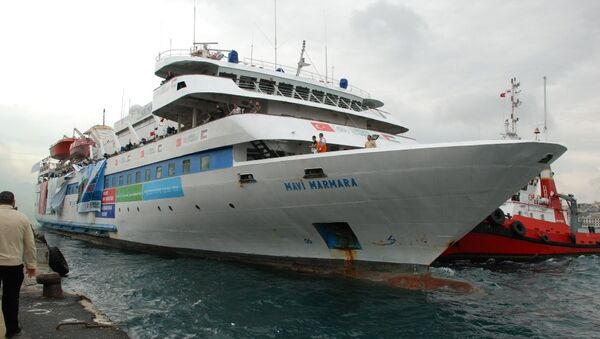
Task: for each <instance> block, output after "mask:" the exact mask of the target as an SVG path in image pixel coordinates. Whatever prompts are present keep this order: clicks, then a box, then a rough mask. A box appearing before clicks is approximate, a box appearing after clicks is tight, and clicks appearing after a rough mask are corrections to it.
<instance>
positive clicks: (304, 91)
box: [294, 86, 310, 100]
mask: <svg viewBox="0 0 600 339" xmlns="http://www.w3.org/2000/svg"><path fill="white" fill-rule="evenodd" d="M309 92H310V90H309V89H308V88H306V87H300V86H296V92H295V94H294V98H296V99H302V100H308V93H309Z"/></svg>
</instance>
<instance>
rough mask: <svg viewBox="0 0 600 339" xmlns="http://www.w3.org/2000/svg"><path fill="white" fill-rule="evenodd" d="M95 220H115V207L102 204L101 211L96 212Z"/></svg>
mask: <svg viewBox="0 0 600 339" xmlns="http://www.w3.org/2000/svg"><path fill="white" fill-rule="evenodd" d="M96 218H111V219H114V218H115V205H114V204H102V210H101V211H100V212H96Z"/></svg>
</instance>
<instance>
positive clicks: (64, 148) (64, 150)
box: [50, 137, 75, 160]
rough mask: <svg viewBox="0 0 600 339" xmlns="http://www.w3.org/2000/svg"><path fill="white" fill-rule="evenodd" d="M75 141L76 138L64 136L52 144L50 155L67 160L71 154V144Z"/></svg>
mask: <svg viewBox="0 0 600 339" xmlns="http://www.w3.org/2000/svg"><path fill="white" fill-rule="evenodd" d="M74 141H75V138H67V137H64V138H62V139H60V140H58V141H57V142H56V143H55V144H54V145H52V146H50V157H52V158H53V159H56V160H65V159H68V158H69V156H70V152H69V150H70V147H71V144H72V143H73V142H74Z"/></svg>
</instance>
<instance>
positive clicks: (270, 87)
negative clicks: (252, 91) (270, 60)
mask: <svg viewBox="0 0 600 339" xmlns="http://www.w3.org/2000/svg"><path fill="white" fill-rule="evenodd" d="M258 88H259V89H260V91H261V92H263V93H266V94H273V92H275V81H272V80H266V79H260V81H259V82H258Z"/></svg>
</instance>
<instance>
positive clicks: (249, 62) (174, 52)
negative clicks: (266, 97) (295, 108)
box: [156, 48, 371, 98]
mask: <svg viewBox="0 0 600 339" xmlns="http://www.w3.org/2000/svg"><path fill="white" fill-rule="evenodd" d="M193 53H194V50H193V49H191V48H190V49H168V50H165V51H162V52H160V53H158V55H157V56H156V61H157V62H158V61H160V60H162V59H164V58H167V57H172V56H191V57H198V58H203V57H201V56H196V55H193ZM210 60H212V61H218V62H222V63H225V64H226V63H228V62H227V60H216V59H210ZM241 63H242V64H243V65H245V66H249V67H258V68H261V69H272V70H276V69H277V68H281V69H283V70H284V71H285V72H286V73H289V74H294V75H295V74H296V71H297V70H296V68H295V67H291V66H286V65H280V64H277V65H276V64H275V63H273V62H270V61H263V60H256V59H249V58H246V57H245V58H244V59H243V60H241ZM298 77H300V78H304V79H310V80H313V81H316V82H319V83H320V85H321V86H325V87H328V88H331V87H334V88H333V89H335V90H340V91H346V92H350V93H353V94H356V95H358V96H360V97H363V98H370V97H371V94H370V93H369V92H367V91H365V90H363V89H361V88H359V87H356V86H353V85H349V86H348V88H346V89H344V88H341V87H339V86H337V85H335V84H338V83H339V79H336V78H327V79H325V77H324V76H322V75H320V74H318V73H315V72H311V71H307V70H302V72H301V73H300V75H299V76H298Z"/></svg>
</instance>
